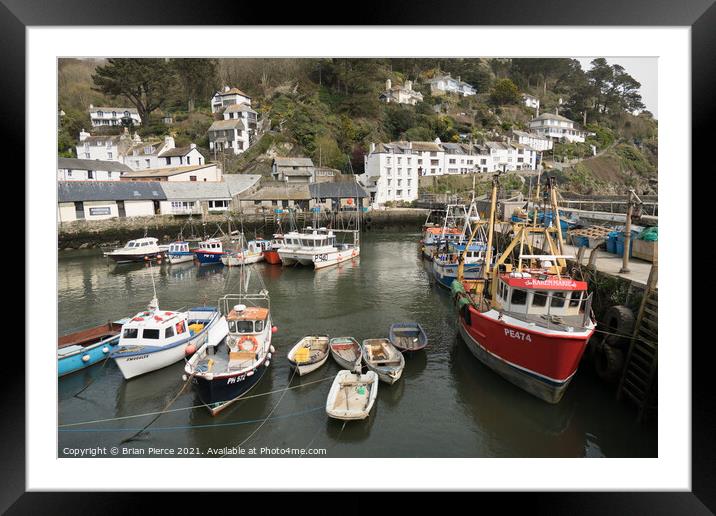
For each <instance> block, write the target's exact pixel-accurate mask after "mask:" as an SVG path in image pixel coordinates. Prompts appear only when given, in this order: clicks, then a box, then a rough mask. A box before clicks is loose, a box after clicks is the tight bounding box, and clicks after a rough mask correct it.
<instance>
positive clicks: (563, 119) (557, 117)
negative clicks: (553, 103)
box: [531, 113, 574, 123]
mask: <svg viewBox="0 0 716 516" xmlns="http://www.w3.org/2000/svg"><path fill="white" fill-rule="evenodd" d="M539 120H559V121H561V122H572V123H574V120H570V119H569V118H567V117H566V116H562V115H556V114H554V113H542V114H541V115H540V116H538V117H535V118H533V119H532V120H531V122H537V121H539Z"/></svg>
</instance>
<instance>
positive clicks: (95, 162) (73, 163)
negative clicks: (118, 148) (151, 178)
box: [57, 158, 132, 173]
mask: <svg viewBox="0 0 716 516" xmlns="http://www.w3.org/2000/svg"><path fill="white" fill-rule="evenodd" d="M57 168H58V169H59V168H61V169H67V170H106V171H108V172H120V173H123V172H131V171H132V169H131V168H129V167H128V166H127V165H125V164H124V163H119V162H118V161H103V160H99V159H77V158H57Z"/></svg>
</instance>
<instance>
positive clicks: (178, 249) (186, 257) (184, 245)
mask: <svg viewBox="0 0 716 516" xmlns="http://www.w3.org/2000/svg"><path fill="white" fill-rule="evenodd" d="M167 259H168V260H169V263H171V264H175V263H184V262H191V261H192V260H194V253H193V252H192V251H191V250H189V242H184V241H181V240H178V241H176V242H172V243H170V244H169V249H168V250H167Z"/></svg>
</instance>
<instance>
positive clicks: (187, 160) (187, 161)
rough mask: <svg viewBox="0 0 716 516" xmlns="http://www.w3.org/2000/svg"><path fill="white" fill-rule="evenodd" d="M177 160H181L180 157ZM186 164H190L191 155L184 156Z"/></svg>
mask: <svg viewBox="0 0 716 516" xmlns="http://www.w3.org/2000/svg"><path fill="white" fill-rule="evenodd" d="M179 161H181V158H179ZM186 164H187V165H191V157H189V156H187V157H186Z"/></svg>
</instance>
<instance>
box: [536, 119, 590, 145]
mask: <svg viewBox="0 0 716 516" xmlns="http://www.w3.org/2000/svg"><path fill="white" fill-rule="evenodd" d="M530 131H532V132H534V133H537V134H539V135H541V136H544V137H546V138H550V139H552V140H557V141H561V140H563V139H564V140H566V141H568V142H571V143H574V142H583V141H584V139H585V138H586V137H587V132H586V131H584V130H582V129H579V128H578V127H576V126H575V125H574V122H573V121H572V120H570V119H569V118H566V117H563V116H562V115H558V114H554V113H542V114H541V115H540V116H538V117H535V118H533V119H532V120H531V121H530Z"/></svg>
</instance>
